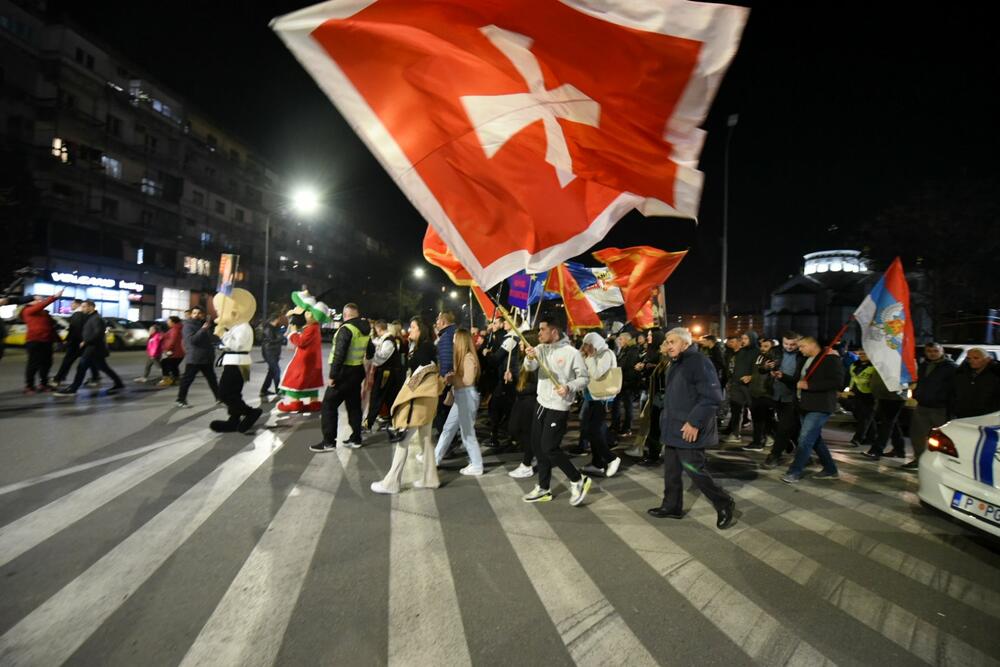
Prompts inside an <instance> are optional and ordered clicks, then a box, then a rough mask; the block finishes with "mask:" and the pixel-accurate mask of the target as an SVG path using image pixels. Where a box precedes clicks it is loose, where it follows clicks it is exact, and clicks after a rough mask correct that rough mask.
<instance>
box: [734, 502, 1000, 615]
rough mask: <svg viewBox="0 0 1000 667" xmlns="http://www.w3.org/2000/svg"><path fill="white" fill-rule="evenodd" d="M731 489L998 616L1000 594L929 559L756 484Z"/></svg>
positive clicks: (757, 503)
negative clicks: (857, 529) (921, 557)
mask: <svg viewBox="0 0 1000 667" xmlns="http://www.w3.org/2000/svg"><path fill="white" fill-rule="evenodd" d="M733 493H734V495H736V496H737V497H739V498H742V499H744V500H749V501H750V502H752V503H754V504H756V505H759V506H760V507H763V508H764V509H766V510H767V511H768V512H771V513H773V514H777V515H779V516H780V517H781V518H782V519H785V520H787V521H791V522H792V523H794V524H796V525H798V526H800V527H802V528H805V529H806V530H809V531H812V532H814V533H817V534H819V535H822V536H823V537H825V538H827V539H828V540H830V541H831V542H834V543H836V544H839V545H841V546H843V547H845V548H847V549H849V550H850V551H853V552H854V553H857V554H860V555H862V556H864V557H866V558H869V559H871V560H873V561H875V562H876V563H879V564H880V565H884V566H886V567H887V568H889V569H891V570H892V571H894V572H898V573H899V574H901V575H903V576H904V577H908V578H910V579H912V580H914V581H916V582H917V583H920V584H923V585H924V586H927V587H929V588H932V589H934V590H936V591H938V592H940V593H943V594H945V595H947V596H949V597H951V598H954V599H955V600H958V601H959V602H961V603H963V604H967V605H969V606H970V607H975V608H976V609H978V610H980V611H982V612H985V613H987V614H990V615H991V616H994V617H997V618H1000V596H998V595H997V594H996V593H995V592H994V591H990V590H988V589H985V588H983V587H982V586H980V585H978V584H976V583H975V582H973V581H970V580H969V579H966V578H965V577H962V576H959V575H957V574H952V573H951V572H948V571H947V570H943V569H941V568H940V567H938V566H937V565H934V564H933V563H928V562H927V561H925V560H921V559H920V558H917V557H916V556H914V555H912V554H909V553H906V552H904V551H901V550H899V549H897V548H895V547H892V546H889V545H888V544H884V543H882V542H879V541H878V540H875V539H873V538H871V537H868V536H867V535H865V534H863V533H859V532H858V531H856V530H853V529H851V528H847V527H846V526H844V525H843V524H840V523H837V522H835V521H831V520H830V519H827V518H826V517H824V516H821V515H819V514H817V513H816V512H811V511H809V510H806V509H802V508H801V507H798V506H796V505H793V504H792V503H789V502H786V501H784V500H782V499H781V498H778V497H777V496H773V495H771V494H769V493H767V492H766V491H764V490H763V489H761V488H760V487H759V486H755V487H750V486H744V487H743V488H741V489H739V490H736V491H734V492H733Z"/></svg>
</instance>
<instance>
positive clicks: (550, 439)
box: [531, 405, 581, 489]
mask: <svg viewBox="0 0 1000 667" xmlns="http://www.w3.org/2000/svg"><path fill="white" fill-rule="evenodd" d="M568 418H569V412H566V411H563V410H550V409H549V408H543V407H542V406H541V405H539V406H537V407H536V408H535V420H534V421H533V422H532V424H531V447H532V449H534V450H535V457H536V458H537V459H538V486H540V487H541V488H543V489H548V488H550V485H551V484H552V466H556V467H558V468H559V469H560V470H562V471H563V473H564V474H565V475H566V477H568V478H569V481H571V482H578V481H580V477H581V475H580V471H579V470H577V469H576V466H574V465H573V463H572V462H571V461H570V460H569V456H567V455H566V452H564V451H563V450H562V447H561V446H560V445H562V439H563V436H564V435H566V420H567V419H568Z"/></svg>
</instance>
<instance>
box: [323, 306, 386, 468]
mask: <svg viewBox="0 0 1000 667" xmlns="http://www.w3.org/2000/svg"><path fill="white" fill-rule="evenodd" d="M343 317H344V320H343V324H341V325H340V328H339V329H338V330H337V334H336V335H335V336H334V337H333V350H332V351H331V352H330V379H329V381H328V383H327V384H328V386H327V388H326V393H324V394H323V409H322V411H321V413H320V414H321V418H322V419H321V422H320V425H321V427H322V431H323V442H321V443H319V444H316V445H313V446H311V447H310V448H309V449H311V450H313V451H314V452H329V451H333V450H334V449H335V448H336V446H337V411H338V410H339V409H340V404H341V403H346V404H347V422H348V423H349V424H350V426H351V437H350V438H348V439H347V440H345V441H344V442H343V444H344V445H345V446H346V447H349V448H351V449H357V448H358V447H360V446H361V444H362V442H361V385H362V383H363V382H364V380H365V366H364V364H365V353H366V352H367V351H368V346H369V339H370V338H371V325H370V324H369V323H368V320H364V319H362V318H361V314H360V312H359V311H358V306H357V305H356V304H353V303H349V304H347V305H346V306H344V310H343Z"/></svg>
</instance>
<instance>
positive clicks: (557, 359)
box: [524, 337, 607, 412]
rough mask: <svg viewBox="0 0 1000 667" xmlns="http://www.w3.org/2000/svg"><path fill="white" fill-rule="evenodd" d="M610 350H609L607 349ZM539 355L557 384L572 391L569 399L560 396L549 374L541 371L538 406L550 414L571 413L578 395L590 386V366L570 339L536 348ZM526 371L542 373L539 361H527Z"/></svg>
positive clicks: (561, 339) (569, 393)
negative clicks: (588, 369) (550, 411)
mask: <svg viewBox="0 0 1000 667" xmlns="http://www.w3.org/2000/svg"><path fill="white" fill-rule="evenodd" d="M605 347H607V346H605ZM535 353H536V354H537V355H538V357H539V358H540V359H541V360H542V361H543V362H544V364H545V366H546V367H547V368H548V369H549V372H550V373H552V375H553V376H555V378H556V381H557V382H558V383H559V384H561V385H563V386H565V387H568V388H569V392H568V393H567V394H566V396H565V398H564V397H562V396H560V395H559V394H557V393H556V388H555V386H554V385H553V384H552V381H551V380H549V376H548V375H547V374H546V373H545V371H542V370H539V371H538V404H539V405H541V406H542V407H543V408H548V409H549V410H559V411H560V412H569V409H570V408H572V407H573V399H574V398H575V395H576V392H578V391H583V390H584V388H586V386H587V383H588V382H590V375H589V374H588V373H587V365H586V364H584V363H583V357H582V356H581V355H580V351H579V350H578V349H576V348H575V347H573V345H572V344H570V342H569V339H568V338H566V337H563V338H560V339H559V340H558V341H557V342H555V343H545V344H542V345H539V346H538V347H536V348H535ZM524 367H525V368H527V369H528V370H529V371H533V370H537V369H538V360H537V359H529V358H527V357H525V359H524Z"/></svg>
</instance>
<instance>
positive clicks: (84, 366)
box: [69, 354, 123, 391]
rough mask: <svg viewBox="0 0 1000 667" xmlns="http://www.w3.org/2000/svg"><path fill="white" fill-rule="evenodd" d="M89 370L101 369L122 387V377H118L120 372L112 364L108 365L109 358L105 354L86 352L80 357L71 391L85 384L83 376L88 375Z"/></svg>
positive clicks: (70, 387)
mask: <svg viewBox="0 0 1000 667" xmlns="http://www.w3.org/2000/svg"><path fill="white" fill-rule="evenodd" d="M87 371H90V372H91V373H97V372H98V371H100V372H101V373H104V374H105V375H107V376H108V377H109V378H110V379H111V381H112V382H113V383H114V386H116V387H121V386H122V384H123V383H122V379H121V378H120V377H118V373H115V372H114V371H113V370H112V369H111V366H108V358H107V357H105V356H98V355H91V354H85V355H83V357H81V359H80V363H79V364H77V365H76V376H75V377H74V378H73V384H71V385H70V386H69V389H70V391H76V390H77V389H79V388H80V385H81V384H83V378H85V377H86V376H87Z"/></svg>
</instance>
